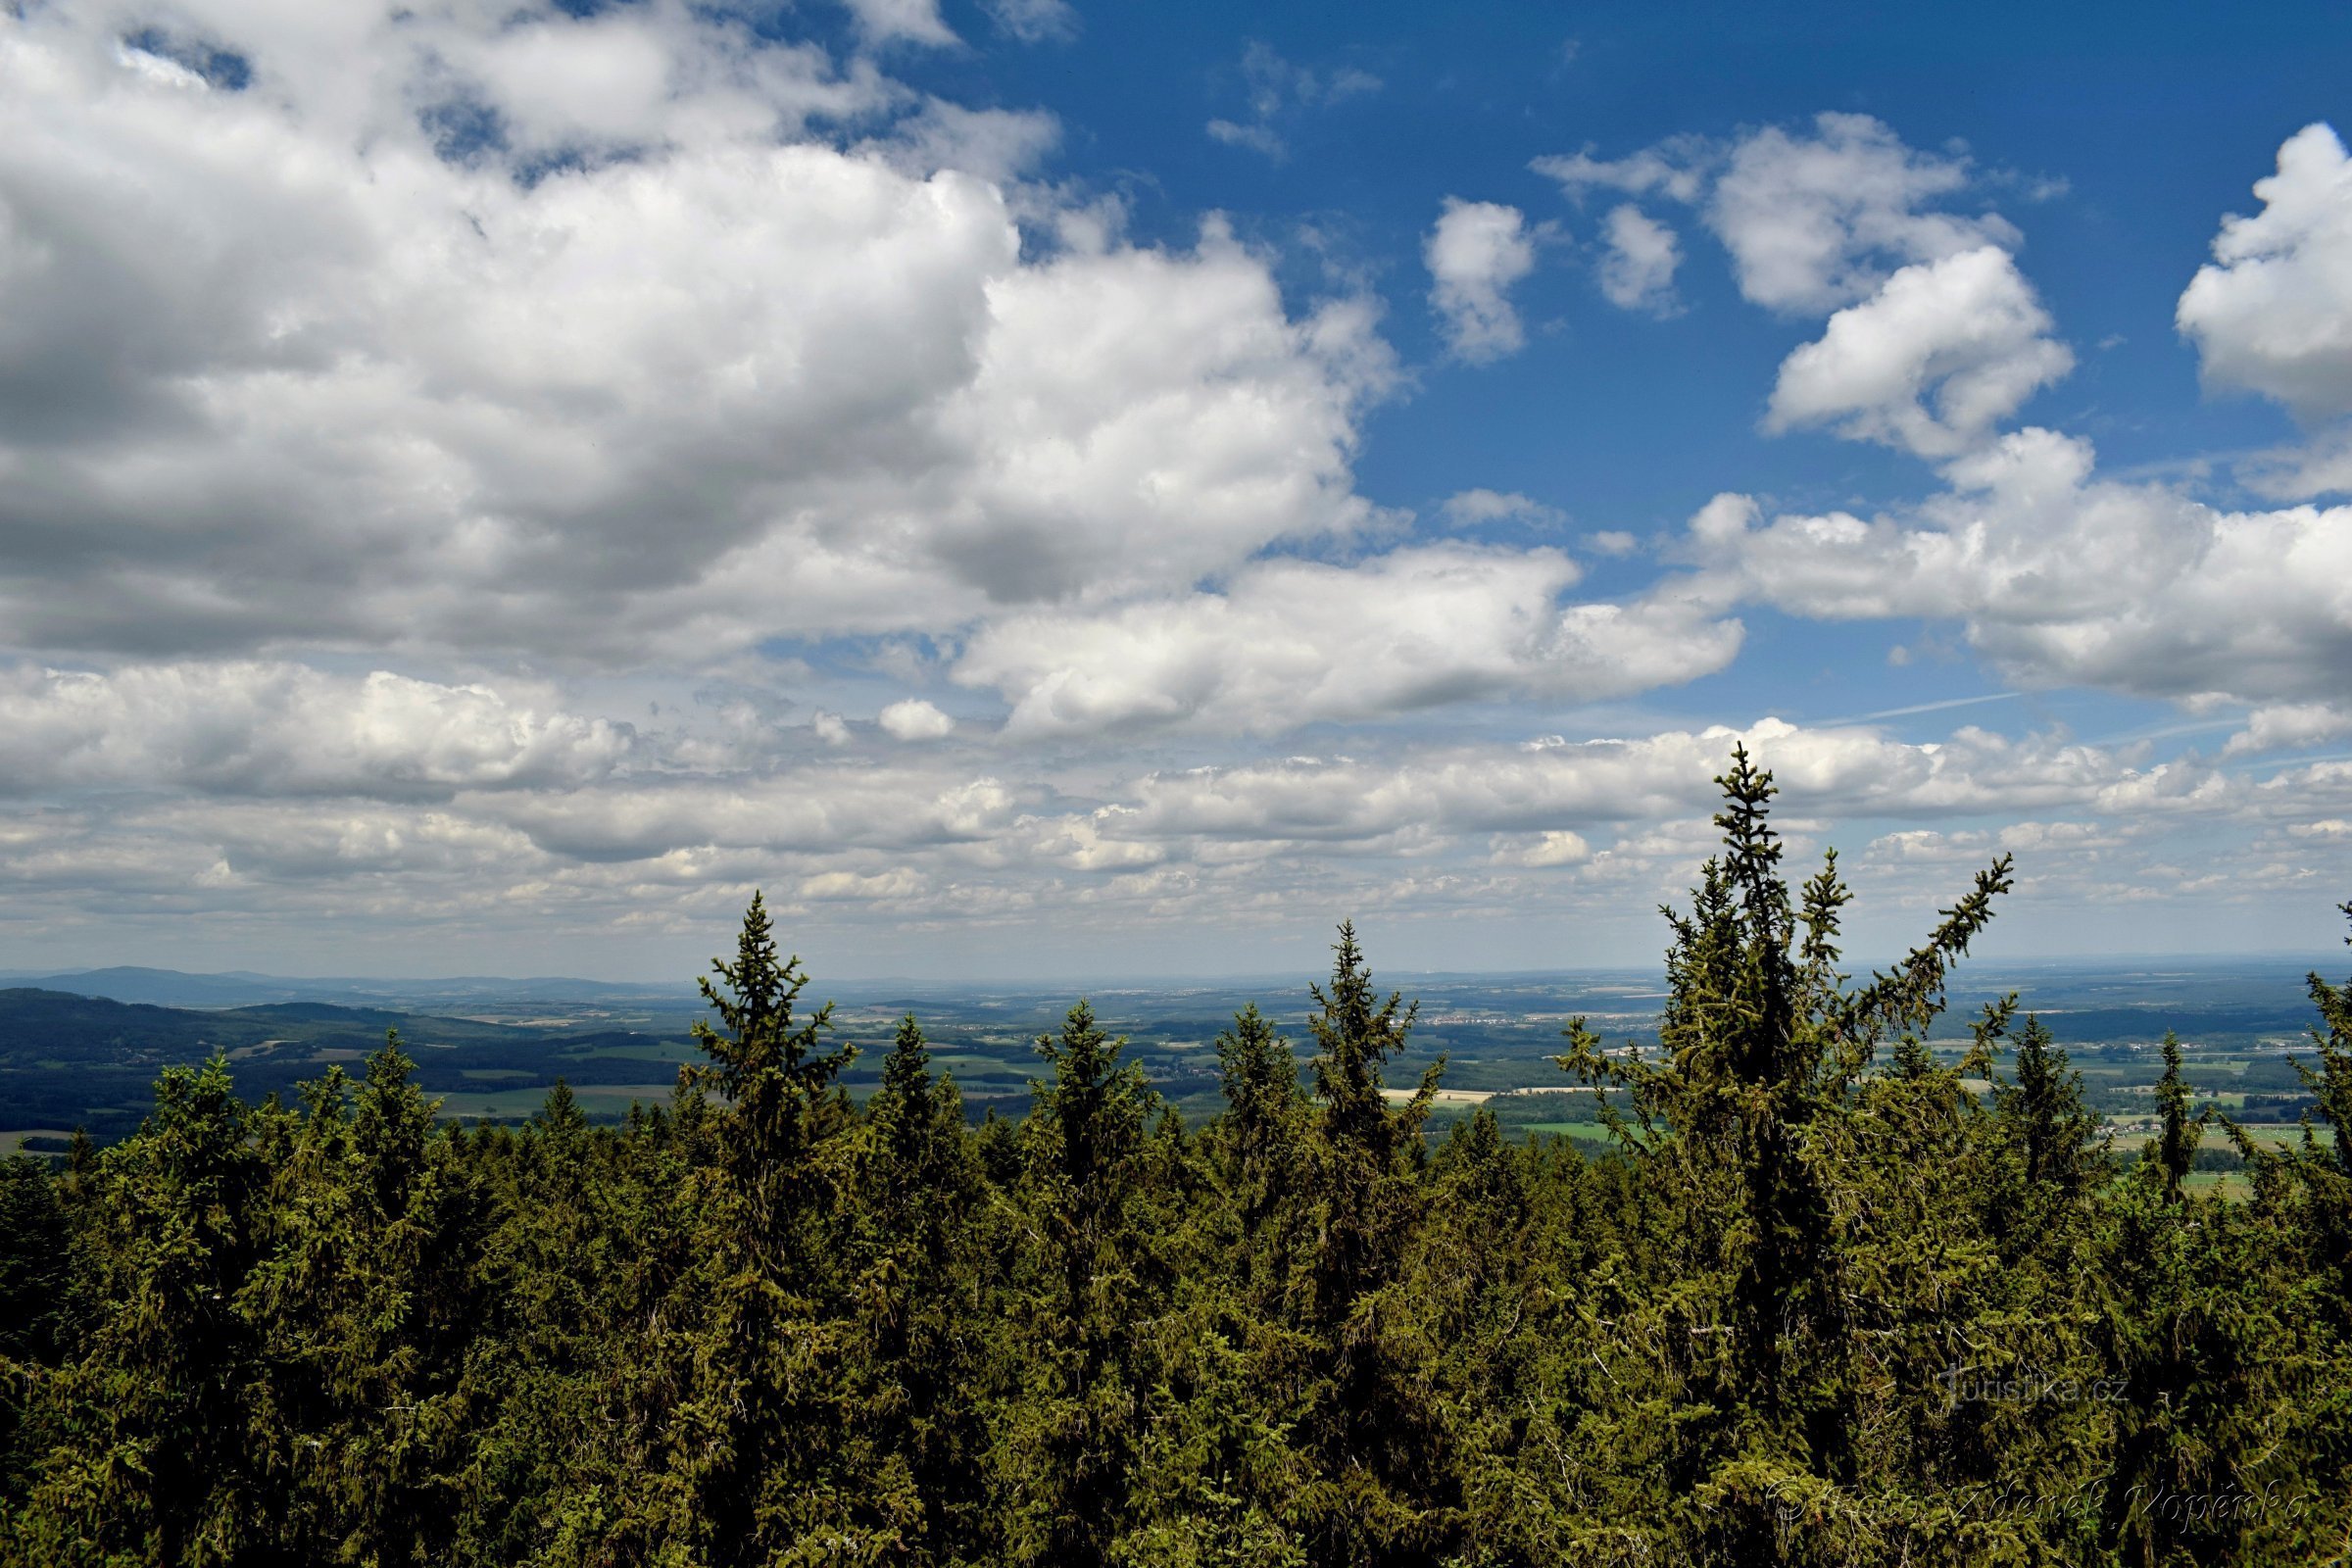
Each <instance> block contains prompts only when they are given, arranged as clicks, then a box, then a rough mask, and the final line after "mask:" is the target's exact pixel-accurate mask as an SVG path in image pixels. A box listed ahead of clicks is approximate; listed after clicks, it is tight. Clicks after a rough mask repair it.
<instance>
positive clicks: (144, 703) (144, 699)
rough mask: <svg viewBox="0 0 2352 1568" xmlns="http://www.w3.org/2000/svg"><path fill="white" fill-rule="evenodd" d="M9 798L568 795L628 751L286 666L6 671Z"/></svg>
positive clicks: (569, 729)
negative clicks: (164, 791)
mask: <svg viewBox="0 0 2352 1568" xmlns="http://www.w3.org/2000/svg"><path fill="white" fill-rule="evenodd" d="M0 735H4V736H5V740H4V741H0V788H5V789H6V790H8V791H10V792H12V793H16V794H30V793H41V792H46V791H54V790H58V789H61V788H69V787H73V786H83V785H92V784H101V785H104V784H129V785H145V786H157V787H177V788H187V789H193V790H200V791H205V792H218V793H231V794H259V795H372V796H382V797H388V798H395V799H398V798H416V797H426V798H431V797H447V796H449V795H451V794H453V793H455V792H457V791H459V790H481V789H526V788H527V789H569V788H576V787H579V786H581V785H585V784H590V783H593V782H595V781H597V780H599V779H602V778H604V777H606V776H607V775H609V774H610V773H611V772H612V771H613V768H614V766H615V765H616V764H618V763H619V762H620V761H621V760H623V759H624V758H625V757H626V756H627V755H628V753H629V751H630V749H631V746H632V744H633V737H632V734H631V732H630V731H629V729H628V728H627V727H626V726H625V725H616V724H613V723H612V722H610V721H608V720H606V719H603V718H591V717H585V716H582V715H580V714H576V713H567V712H563V711H541V710H540V709H538V708H537V707H535V706H525V705H520V704H516V703H513V702H510V701H509V700H508V699H507V698H506V697H505V696H502V695H501V694H500V693H499V692H498V691H496V690H494V689H492V688H490V687H488V686H481V685H466V686H444V685H438V684H435V683H434V682H431V681H422V680H413V679H410V678H408V677H405V676H401V675H395V674H392V673H390V672H388V671H383V670H378V671H376V672H375V673H373V674H370V675H368V676H366V677H365V678H363V679H358V680H353V679H345V678H338V677H334V676H329V675H324V674H321V673H319V671H317V670H312V669H306V668H304V667H302V666H300V665H292V664H276V663H228V664H214V665H204V664H172V665H149V666H139V667H133V668H129V669H123V670H119V671H116V672H113V673H111V674H100V673H81V672H73V671H64V670H55V669H39V668H32V667H20V668H17V669H14V670H11V671H8V672H7V673H6V674H5V675H0Z"/></svg>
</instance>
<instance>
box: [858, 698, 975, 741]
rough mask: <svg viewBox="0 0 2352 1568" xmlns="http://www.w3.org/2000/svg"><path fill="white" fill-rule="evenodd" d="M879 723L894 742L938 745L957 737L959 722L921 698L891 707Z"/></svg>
mask: <svg viewBox="0 0 2352 1568" xmlns="http://www.w3.org/2000/svg"><path fill="white" fill-rule="evenodd" d="M877 722H879V723H880V724H881V726H882V729H883V732H884V733H886V734H887V735H889V736H890V737H891V738H892V739H893V740H902V741H935V740H940V739H942V738H944V737H946V736H949V735H953V734H955V733H956V721H955V720H954V719H952V718H950V717H949V716H948V715H947V714H945V713H943V712H941V711H939V710H938V709H937V708H936V707H934V706H933V705H931V704H930V703H926V702H924V701H923V700H922V699H921V698H919V697H908V698H905V699H902V700H901V701H899V702H895V703H893V704H891V705H890V706H889V707H888V708H885V709H883V710H882V711H881V713H880V714H879V715H878V717H877Z"/></svg>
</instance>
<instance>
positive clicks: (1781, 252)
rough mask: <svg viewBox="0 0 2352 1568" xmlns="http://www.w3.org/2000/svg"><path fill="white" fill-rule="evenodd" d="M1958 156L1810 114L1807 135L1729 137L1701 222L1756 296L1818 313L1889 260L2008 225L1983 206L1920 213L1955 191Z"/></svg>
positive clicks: (1976, 240) (1851, 296) (1952, 245)
mask: <svg viewBox="0 0 2352 1568" xmlns="http://www.w3.org/2000/svg"><path fill="white" fill-rule="evenodd" d="M1968 180H1969V172H1968V163H1967V161H1966V160H1965V159H1961V158H1938V157H1936V156H1935V155H1933V154H1929V153H1922V152H1919V151H1917V150H1915V149H1913V148H1910V147H1906V146H1904V145H1903V142H1902V140H1901V138H1900V137H1898V136H1896V135H1895V133H1894V132H1893V131H1892V130H1890V129H1888V128H1887V125H1886V124H1884V123H1881V122H1879V121H1877V120H1874V119H1872V118H1871V117H1870V116H1868V115H1841V114H1824V115H1817V116H1815V117H1814V122H1813V133H1812V134H1811V135H1809V136H1808V135H1790V134H1789V132H1788V131H1785V130H1783V129H1781V128H1780V127H1779V126H1777V125H1768V126H1766V127H1765V128H1764V129H1762V130H1759V131H1756V132H1755V133H1753V134H1752V135H1750V136H1748V137H1746V138H1744V139H1743V140H1741V141H1740V143H1739V144H1738V145H1737V146H1735V147H1734V148H1733V149H1732V151H1731V153H1730V155H1729V157H1728V159H1727V161H1726V163H1725V166H1724V169H1723V172H1722V174H1721V175H1720V176H1718V177H1717V179H1716V180H1715V183H1714V188H1713V191H1712V194H1711V195H1710V197H1709V198H1708V202H1707V207H1706V221H1707V225H1708V226H1709V227H1710V228H1712V229H1713V230H1714V231H1715V233H1716V234H1717V236H1718V237H1720V238H1721V239H1722V241H1723V243H1724V245H1725V247H1726V248H1727V249H1728V250H1730V252H1731V253H1732V265H1733V268H1734V270H1735V271H1736V273H1737V274H1738V277H1739V280H1740V292H1741V293H1743V294H1745V295H1746V296H1747V297H1748V298H1749V299H1751V300H1753V301H1755V302H1756V303H1757V304H1758V305H1763V306H1767V307H1770V308H1771V309H1773V310H1779V311H1794V312H1802V313H1805V314H1820V313H1825V312H1828V311H1832V310H1835V309H1837V308H1838V307H1839V306H1841V305H1847V304H1851V303H1852V302H1853V301H1855V300H1858V299H1861V298H1863V297H1865V296H1866V295H1869V294H1871V293H1872V292H1874V291H1875V290H1876V289H1877V288H1878V286H1879V284H1880V282H1881V281H1882V279H1883V278H1884V277H1885V276H1886V272H1887V266H1888V264H1890V263H1892V264H1897V265H1899V264H1902V263H1907V262H1933V261H1940V260H1941V259H1942V258H1944V257H1946V256H1953V255H1957V254H1958V253H1959V252H1961V251H1966V250H1974V249H1976V248H1977V247H1979V246H1981V245H1985V244H1987V243H1990V244H1995V245H2004V246H2006V245H2013V244H2015V243H2016V242H2017V237H2018V236H2017V230H2016V229H2015V228H2014V227H2012V226H2011V225H2010V224H2009V223H2008V222H2007V221H2004V220H2002V219H2001V218H1999V217H1998V216H1996V215H1993V214H1989V213H1988V214H1985V215H1983V216H1980V217H1973V218H1971V217H1962V216H1959V215H1955V214H1951V213H1938V212H1926V211H1922V210H1921V209H1922V208H1923V207H1924V206H1925V205H1926V204H1927V203H1929V202H1931V201H1936V200H1938V199H1941V198H1945V197H1949V196H1953V195H1956V194H1958V193H1959V192H1960V191H1961V190H1963V189H1964V188H1965V187H1966V186H1967V184H1968Z"/></svg>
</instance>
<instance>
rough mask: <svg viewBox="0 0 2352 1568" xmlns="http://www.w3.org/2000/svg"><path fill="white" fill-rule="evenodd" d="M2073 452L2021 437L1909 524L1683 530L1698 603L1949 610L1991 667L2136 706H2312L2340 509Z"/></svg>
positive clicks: (2322, 680) (1705, 523)
mask: <svg viewBox="0 0 2352 1568" xmlns="http://www.w3.org/2000/svg"><path fill="white" fill-rule="evenodd" d="M2092 469H2093V458H2092V453H2091V448H2090V445H2089V443H2088V442H2086V441H2082V440H2075V439H2070V438H2067V437H2064V436H2060V435H2056V434H2054V433H2052V432H2050V431H2048V430H2039V429H2027V430H2022V431H2018V432H2016V433H2015V434H2012V435H2008V436H2004V437H2002V438H2001V439H2000V440H1998V441H1997V442H1995V443H1993V444H1992V445H1990V446H1988V447H1986V448H1985V450H1983V451H1981V452H1977V453H1973V454H1971V455H1969V456H1968V457H1965V458H1963V459H1960V460H1957V461H1955V462H1954V463H1952V464H1951V465H1949V466H1947V467H1946V469H1945V476H1946V477H1947V478H1948V479H1949V480H1950V481H1951V484H1952V488H1951V489H1950V490H1949V491H1948V492H1946V493H1945V494H1943V495H1940V496H1936V497H1934V498H1932V499H1930V500H1929V501H1927V502H1925V503H1923V504H1921V505H1920V506H1918V507H1916V508H1914V509H1910V510H1909V511H1907V512H1903V513H1898V514H1893V515H1885V516H1881V517H1877V518H1874V519H1871V520H1867V521H1866V520H1864V519H1862V518H1860V517H1856V516H1854V515H1850V514H1846V513H1831V514H1827V515H1813V516H1806V515H1789V516H1781V517H1776V518H1773V519H1772V520H1770V521H1769V522H1765V521H1762V520H1761V519H1760V517H1759V516H1758V515H1757V512H1756V509H1755V508H1754V506H1753V504H1752V503H1750V502H1748V501H1746V500H1745V498H1742V497H1736V496H1735V497H1724V498H1719V499H1718V501H1717V502H1715V503H1713V504H1711V505H1710V506H1709V507H1708V508H1707V509H1705V510H1704V511H1702V512H1701V513H1700V514H1699V515H1698V516H1697V517H1695V518H1694V519H1693V520H1692V525H1691V549H1692V551H1693V553H1694V555H1695V556H1696V558H1697V559H1698V560H1699V561H1700V562H1701V563H1702V564H1704V566H1705V567H1706V568H1707V572H1706V580H1705V581H1704V582H1703V584H1702V585H1700V587H1699V588H1698V590H1697V591H1699V592H1702V593H1712V594H1716V595H1718V596H1720V599H1721V601H1722V602H1724V603H1727V604H1728V603H1731V602H1736V601H1737V600H1739V599H1741V598H1751V599H1756V600H1761V601H1763V602H1766V603H1770V604H1773V605H1777V606H1779V607H1781V608H1782V609H1785V610H1789V611H1791V612H1793V613H1797V614H1802V615H1810V616H1816V617H1821V618H1830V619H1848V618H1854V619H1859V618H1885V617H1892V616H1926V617H1936V618H1941V617H1953V618H1958V619H1960V620H1962V621H1963V622H1964V623H1965V625H1966V627H1967V634H1968V639H1969V641H1970V643H1971V644H1972V645H1973V646H1974V647H1975V648H1976V649H1977V650H1978V651H1979V652H1981V653H1983V654H1984V655H1985V656H1986V657H1987V658H1988V659H1989V660H1990V661H1991V662H1992V663H1993V664H1994V665H1995V666H1996V667H1997V668H1998V669H1999V670H2001V671H2002V672H2003V674H2004V675H2005V676H2006V677H2007V678H2009V679H2011V680H2014V681H2017V682H2019V683H2022V684H2027V685H2034V686H2045V687H2046V686H2055V685H2061V684H2067V683H2075V684H2082V685H2091V686H2099V687H2104V688H2106V689H2108V690H2111V691H2123V692H2130V693H2134V694H2137V695H2142V696H2151V697H2170V698H2197V697H2208V696H2226V697H2233V698H2237V699H2241V700H2245V701H2252V702H2281V701H2284V702H2294V701H2316V700H2326V699H2329V698H2334V697H2337V696H2339V695H2340V688H2341V685H2342V682H2341V680H2340V678H2339V676H2338V673H2337V672H2338V671H2341V670H2343V669H2346V668H2352V511H2347V510H2345V509H2335V510H2329V511H2321V510H2319V509H2316V508H2312V507H2294V508H2288V509H2284V510H2281V511H2276V512H2227V511H2222V510H2219V509H2216V508H2214V507H2211V506H2208V505H2206V504H2204V503H2202V502H2200V501H2197V500H2195V499H2193V498H2191V497H2189V496H2187V495H2185V494H2183V493H2181V492H2180V491H2179V490H2177V489H2174V488H2171V487H2168V486H2164V485H2158V484H2128V483H2123V482H2119V481H2115V480H2103V479H2098V478H2095V477H2094V476H2093V472H2092Z"/></svg>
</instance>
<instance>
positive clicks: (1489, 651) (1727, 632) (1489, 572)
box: [955, 545, 1740, 736]
mask: <svg viewBox="0 0 2352 1568" xmlns="http://www.w3.org/2000/svg"><path fill="white" fill-rule="evenodd" d="M1578 575H1579V573H1578V570H1577V567H1576V564H1575V563H1573V562H1572V561H1570V560H1569V559H1568V558H1567V557H1566V556H1564V555H1562V554H1560V553H1559V552H1558V551H1555V550H1533V551H1526V552H1513V551H1502V550H1484V549H1475V548H1472V547H1469V546H1462V545H1446V546H1431V547H1426V548H1419V549H1406V550H1397V551H1394V552H1392V553H1390V554H1389V555H1386V556H1381V557H1375V558H1373V559H1371V560H1369V561H1366V562H1363V563H1360V564H1356V565H1353V566H1335V565H1325V564H1319V563H1313V562H1304V561H1288V560H1276V561H1267V562H1261V563H1258V564H1253V565H1251V566H1250V567H1247V568H1245V569H1244V570H1242V571H1241V572H1239V573H1237V574H1235V576H1234V578H1233V580H1232V582H1231V583H1230V584H1229V585H1228V587H1227V588H1226V589H1225V591H1223V592H1222V593H1213V594H1211V593H1202V594H1195V595H1192V596H1190V597H1187V598H1184V599H1179V600H1168V601H1155V602H1152V603H1147V604H1140V605H1131V606H1128V607H1126V608H1124V609H1121V610H1118V611H1114V612H1110V613H1104V614H1100V615H1091V616H1071V615H1066V614H1031V615H1020V616H1009V617H1005V618H1001V619H998V620H995V621H992V622H991V623H990V624H988V625H987V626H985V627H984V628H982V629H981V630H980V631H979V632H978V633H977V634H975V635H974V637H973V638H972V640H971V642H970V643H969V645H968V646H967V647H966V649H965V651H964V654H963V657H962V658H961V660H959V661H958V662H957V663H956V667H955V678H956V680H957V681H959V682H962V683H964V684H967V685H975V686H990V687H994V688H996V689H997V690H998V691H1000V692H1002V693H1003V694H1004V695H1005V699H1006V700H1007V701H1008V702H1010V703H1011V704H1012V716H1011V718H1010V719H1009V721H1008V725H1007V727H1008V729H1009V731H1010V732H1011V733H1012V734H1014V735H1016V736H1017V735H1033V734H1048V733H1060V732H1074V731H1086V730H1094V729H1106V728H1118V727H1130V726H1136V725H1145V724H1152V725H1156V724H1180V725H1189V726H1197V727H1200V728H1203V729H1210V730H1216V731H1232V730H1241V731H1246V732H1250V733H1253V734H1278V733H1281V732H1283V731H1286V730H1290V729H1295V728H1297V727H1299V726H1300V725H1303V724H1309V723H1314V722H1317V721H1323V720H1352V719H1367V718H1379V717H1385V716H1388V715H1392V714H1396V713H1399V712H1404V711H1411V710H1414V709H1420V708H1428V707H1433V706H1436V705H1438V704H1442V703H1456V702H1466V701H1475V700H1481V699H1488V698H1496V697H1504V696H1531V695H1532V696H1537V697H1543V698H1548V699H1555V700H1565V701H1572V702H1574V701H1590V700H1593V699H1596V698H1603V697H1616V696H1623V695H1626V694H1629V693H1632V692H1638V691H1643V690H1647V689H1650V688H1653V687H1657V686H1662V685H1673V684H1678V683H1680V682H1683V681H1688V680H1691V679H1694V678H1695V677H1697V676H1699V675H1703V674H1707V673H1710V672H1712V671H1714V670H1716V669H1720V668H1722V667H1723V665H1725V664H1726V663H1728V662H1730V661H1731V659H1732V657H1733V655H1734V654H1736V653H1737V652H1738V650H1739V647H1740V624H1739V622H1738V621H1736V620H1725V619H1721V618H1718V617H1716V616H1713V615H1710V614H1709V613H1706V611H1705V610H1703V609H1701V608H1699V607H1697V606H1695V605H1694V604H1692V603H1691V602H1690V601H1689V600H1687V599H1683V598H1678V597H1675V596H1672V595H1666V596H1657V597H1652V598H1647V599H1642V600H1637V601H1635V602H1632V603H1630V604H1623V605H1619V604H1584V605H1569V606H1562V605H1561V604H1560V603H1559V600H1560V596H1561V595H1562V594H1563V593H1564V592H1565V591H1566V590H1567V589H1568V588H1569V587H1570V586H1571V585H1572V584H1573V583H1574V582H1575V581H1576V579H1577V577H1578Z"/></svg>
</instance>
